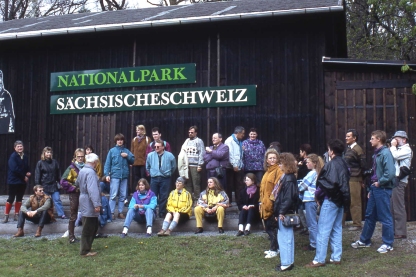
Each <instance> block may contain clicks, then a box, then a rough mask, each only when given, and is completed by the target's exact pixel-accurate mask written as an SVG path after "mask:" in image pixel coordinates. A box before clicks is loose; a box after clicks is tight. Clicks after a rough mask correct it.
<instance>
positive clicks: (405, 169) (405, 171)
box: [397, 166, 411, 180]
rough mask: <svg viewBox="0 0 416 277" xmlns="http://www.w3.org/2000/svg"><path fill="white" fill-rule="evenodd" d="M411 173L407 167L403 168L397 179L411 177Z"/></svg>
mask: <svg viewBox="0 0 416 277" xmlns="http://www.w3.org/2000/svg"><path fill="white" fill-rule="evenodd" d="M410 173H411V171H410V169H409V168H408V167H407V166H401V167H400V174H399V176H398V177H397V179H399V180H401V179H403V178H405V177H407V176H409V175H410Z"/></svg>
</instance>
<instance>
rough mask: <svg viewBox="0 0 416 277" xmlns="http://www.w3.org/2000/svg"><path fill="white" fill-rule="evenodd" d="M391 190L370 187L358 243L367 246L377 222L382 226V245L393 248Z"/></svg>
mask: <svg viewBox="0 0 416 277" xmlns="http://www.w3.org/2000/svg"><path fill="white" fill-rule="evenodd" d="M391 193H392V190H391V189H384V188H377V187H374V186H372V187H371V190H370V198H369V199H368V203H367V209H366V211H365V224H364V228H363V231H362V233H361V236H360V241H361V242H363V243H365V244H369V243H371V237H372V236H373V232H374V228H375V227H376V222H377V220H378V221H380V222H381V224H382V229H381V230H382V235H381V238H382V240H383V243H384V244H386V245H388V246H393V242H394V231H393V217H392V215H391V212H390V198H391Z"/></svg>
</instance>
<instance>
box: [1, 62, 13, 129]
mask: <svg viewBox="0 0 416 277" xmlns="http://www.w3.org/2000/svg"><path fill="white" fill-rule="evenodd" d="M8 133H14V107H13V100H12V96H11V95H10V93H9V92H8V91H7V90H6V89H5V88H4V82H3V72H2V71H1V70H0V134H8Z"/></svg>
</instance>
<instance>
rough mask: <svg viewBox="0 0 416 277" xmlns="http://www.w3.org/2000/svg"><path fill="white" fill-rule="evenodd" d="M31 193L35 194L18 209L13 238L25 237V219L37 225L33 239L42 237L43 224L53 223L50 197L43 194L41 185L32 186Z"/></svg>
mask: <svg viewBox="0 0 416 277" xmlns="http://www.w3.org/2000/svg"><path fill="white" fill-rule="evenodd" d="M33 191H34V192H35V194H34V195H31V196H30V197H29V198H28V199H27V200H26V201H25V203H24V204H23V205H22V207H21V209H20V212H19V221H18V223H17V233H16V234H15V235H14V236H13V237H23V236H24V235H25V233H24V231H23V227H24V225H25V220H26V219H27V220H29V221H32V222H33V223H35V224H37V223H39V227H38V230H37V231H36V234H35V237H40V236H41V235H42V229H43V226H44V225H45V224H47V223H50V222H52V221H55V218H54V216H53V204H52V203H53V202H52V200H51V198H50V196H48V195H46V194H45V193H44V192H43V187H42V186H41V185H36V186H34V187H33ZM29 209H30V210H29Z"/></svg>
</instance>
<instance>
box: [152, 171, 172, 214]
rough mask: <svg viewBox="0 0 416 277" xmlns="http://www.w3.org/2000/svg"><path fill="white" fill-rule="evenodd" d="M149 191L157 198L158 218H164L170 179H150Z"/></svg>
mask: <svg viewBox="0 0 416 277" xmlns="http://www.w3.org/2000/svg"><path fill="white" fill-rule="evenodd" d="M150 189H151V190H152V191H153V192H154V193H155V195H156V196H157V204H158V205H159V217H160V218H164V217H165V215H166V203H167V202H168V196H169V191H170V177H152V178H151V180H150Z"/></svg>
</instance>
